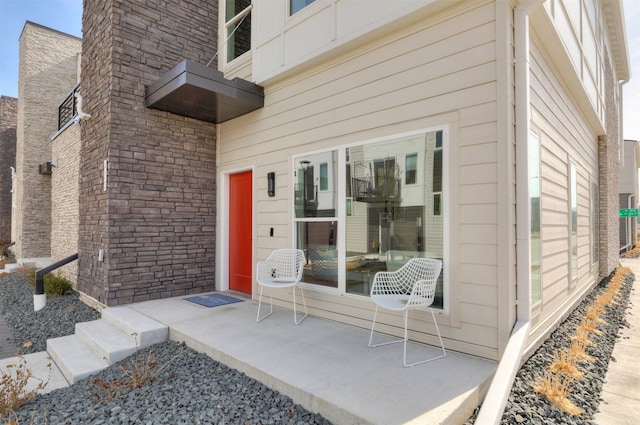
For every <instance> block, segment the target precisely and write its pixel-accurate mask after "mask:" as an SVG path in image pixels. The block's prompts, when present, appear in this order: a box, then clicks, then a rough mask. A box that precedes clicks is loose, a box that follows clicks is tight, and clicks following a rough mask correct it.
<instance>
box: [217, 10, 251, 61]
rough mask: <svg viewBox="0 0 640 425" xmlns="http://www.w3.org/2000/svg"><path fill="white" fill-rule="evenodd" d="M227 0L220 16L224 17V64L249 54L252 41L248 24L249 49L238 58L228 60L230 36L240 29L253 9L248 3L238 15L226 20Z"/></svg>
mask: <svg viewBox="0 0 640 425" xmlns="http://www.w3.org/2000/svg"><path fill="white" fill-rule="evenodd" d="M228 1H229V0H226V1H225V2H224V6H225V13H224V15H222V16H223V17H224V24H223V25H224V44H223V46H224V52H223V53H224V63H225V64H229V63H231V62H233V61H236V60H238V59H239V58H241V57H242V56H245V55H246V54H248V53H250V52H251V50H252V49H253V46H252V44H253V40H252V32H253V31H252V27H251V23H249V25H250V26H249V49H248V50H247V51H246V52H243V53H241V54H240V55H238V56H235V57H234V58H231V59H230V58H229V54H230V49H229V42H230V40H231V36H232V35H234V34H235V32H236V30H237V28H239V27H240V25H242V23H243V22H244V20H245V18H246V17H247V16H249V15H250V14H251V11H252V9H253V4H252V3H251V2H250V3H249V6H247V7H245V8H244V9H242V10H241V11H239V12H238V13H236V14H235V15H233V17H231V18H229V19H228V20H227V12H228V9H227V7H228V4H227V2H228ZM236 24H238V26H237V27H235V25H236Z"/></svg>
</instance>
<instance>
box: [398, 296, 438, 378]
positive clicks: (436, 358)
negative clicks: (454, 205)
mask: <svg viewBox="0 0 640 425" xmlns="http://www.w3.org/2000/svg"><path fill="white" fill-rule="evenodd" d="M429 310H431V317H433V323H434V324H435V325H436V332H437V333H438V339H439V340H440V346H441V347H442V355H440V356H436V357H432V358H430V359H426V360H421V361H418V362H414V363H410V364H407V322H408V316H409V310H405V311H404V357H403V361H404V367H412V366H416V365H419V364H422V363H428V362H431V361H434V360H438V359H442V358H444V357H446V356H447V352H446V351H445V349H444V344H443V343H442V336H440V328H438V322H436V315H435V313H434V312H433V309H432V308H429Z"/></svg>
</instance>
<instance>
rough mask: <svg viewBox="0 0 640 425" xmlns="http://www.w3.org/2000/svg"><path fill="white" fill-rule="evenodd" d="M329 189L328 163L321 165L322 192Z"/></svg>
mask: <svg viewBox="0 0 640 425" xmlns="http://www.w3.org/2000/svg"><path fill="white" fill-rule="evenodd" d="M327 189H329V172H328V167H327V163H326V162H323V163H322V164H320V190H327Z"/></svg>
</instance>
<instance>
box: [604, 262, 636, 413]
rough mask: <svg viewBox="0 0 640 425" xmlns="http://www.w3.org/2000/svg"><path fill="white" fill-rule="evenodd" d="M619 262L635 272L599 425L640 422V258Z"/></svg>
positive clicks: (605, 387) (612, 355) (605, 390)
mask: <svg viewBox="0 0 640 425" xmlns="http://www.w3.org/2000/svg"><path fill="white" fill-rule="evenodd" d="M620 263H621V264H622V266H624V267H629V268H630V269H631V271H632V272H633V273H634V275H635V281H634V282H633V287H632V288H631V293H630V295H629V304H628V308H627V312H626V316H625V318H626V320H627V322H628V323H629V327H624V328H621V329H620V330H619V331H618V340H617V341H616V344H615V346H614V347H613V352H612V353H611V360H610V361H609V368H608V369H607V375H606V377H605V384H604V386H603V387H602V393H601V394H600V395H601V397H602V401H601V402H600V407H599V410H600V411H599V412H598V413H596V415H595V416H594V423H596V424H598V425H636V424H638V423H639V421H640V419H639V416H638V410H639V408H640V314H639V313H638V308H639V306H640V290H639V289H638V287H639V285H640V283H639V282H638V279H640V259H638V258H632V259H629V258H625V259H621V261H620Z"/></svg>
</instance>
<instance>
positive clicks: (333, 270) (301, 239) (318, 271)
mask: <svg viewBox="0 0 640 425" xmlns="http://www.w3.org/2000/svg"><path fill="white" fill-rule="evenodd" d="M296 234H297V248H298V249H302V250H304V252H305V254H306V256H307V264H306V265H305V267H304V275H303V279H302V280H303V281H304V282H308V283H315V284H318V285H323V286H330V287H333V288H337V287H338V250H337V249H336V241H337V240H338V223H337V222H336V221H323V222H298V223H297V232H296Z"/></svg>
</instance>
